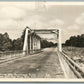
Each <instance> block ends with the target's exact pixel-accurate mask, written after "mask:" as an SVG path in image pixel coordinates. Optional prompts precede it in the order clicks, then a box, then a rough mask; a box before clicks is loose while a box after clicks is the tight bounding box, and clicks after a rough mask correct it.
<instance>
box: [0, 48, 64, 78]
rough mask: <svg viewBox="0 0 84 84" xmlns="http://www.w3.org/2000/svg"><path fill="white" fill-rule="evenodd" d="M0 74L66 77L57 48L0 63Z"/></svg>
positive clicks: (31, 76)
mask: <svg viewBox="0 0 84 84" xmlns="http://www.w3.org/2000/svg"><path fill="white" fill-rule="evenodd" d="M0 74H13V75H12V76H13V77H15V76H16V75H14V74H24V76H26V77H29V78H64V73H63V71H62V68H61V66H60V62H59V59H58V56H57V53H56V48H47V49H44V50H43V52H41V53H38V54H34V55H31V56H26V57H22V58H20V59H17V60H15V61H10V62H6V63H3V64H0Z"/></svg>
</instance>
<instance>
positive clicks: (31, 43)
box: [23, 27, 62, 54]
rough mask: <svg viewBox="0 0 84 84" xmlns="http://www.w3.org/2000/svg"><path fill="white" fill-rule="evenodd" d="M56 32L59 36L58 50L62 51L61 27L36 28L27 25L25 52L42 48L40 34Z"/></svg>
mask: <svg viewBox="0 0 84 84" xmlns="http://www.w3.org/2000/svg"><path fill="white" fill-rule="evenodd" d="M52 33H53V34H55V35H56V36H57V44H58V50H59V51H62V44H61V30H60V29H34V30H31V29H30V28H29V27H26V30H25V37H24V45H23V54H29V53H30V52H31V51H35V50H40V49H41V37H40V36H39V35H38V34H52Z"/></svg>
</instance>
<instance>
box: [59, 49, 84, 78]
mask: <svg viewBox="0 0 84 84" xmlns="http://www.w3.org/2000/svg"><path fill="white" fill-rule="evenodd" d="M60 54H61V55H62V56H63V58H64V60H65V61H66V62H67V64H68V66H69V67H70V68H71V70H72V71H73V73H74V74H75V76H76V77H77V78H84V71H83V70H82V69H81V67H80V66H79V65H78V64H77V63H75V62H74V61H73V60H72V59H71V58H70V57H68V56H67V55H66V52H65V51H64V50H63V51H62V52H60Z"/></svg>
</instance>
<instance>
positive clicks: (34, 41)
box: [0, 27, 84, 79]
mask: <svg viewBox="0 0 84 84" xmlns="http://www.w3.org/2000/svg"><path fill="white" fill-rule="evenodd" d="M39 34H55V35H56V36H57V42H58V46H57V48H55V49H54V50H53V49H51V50H50V51H49V49H44V50H42V51H43V52H41V37H40V36H39ZM35 51H38V52H37V53H36V54H35ZM32 53H33V54H34V56H31V54H32ZM38 53H40V54H38ZM29 56H30V58H28V57H29ZM48 56H49V57H51V59H52V58H53V60H52V61H50V60H51V59H50V60H48V62H51V63H52V64H53V65H51V66H54V68H56V67H57V69H58V68H59V67H61V68H62V71H63V75H64V78H71V79H72V78H84V71H83V70H82V69H81V67H80V66H79V65H78V64H77V63H75V62H74V61H73V60H72V59H71V58H70V57H69V56H67V54H66V52H65V51H64V50H63V49H62V44H61V30H60V29H33V30H31V29H30V28H29V27H26V30H25V38H24V45H23V50H22V51H18V53H17V51H12V52H5V53H0V64H2V63H4V62H8V61H15V60H16V59H20V58H23V59H25V57H26V60H27V59H28V60H29V59H30V60H31V59H32V60H33V58H34V59H38V61H40V60H41V58H42V59H43V57H48ZM55 58H56V61H54V60H55ZM23 59H22V60H23ZM32 60H31V61H32ZM44 60H46V59H44ZM58 60H59V63H58V64H57V61H58ZM24 61H25V60H24ZM25 62H26V61H25ZM41 62H42V60H41ZM34 63H37V61H34ZM54 63H55V64H56V66H55V65H54ZM15 64H16V63H15ZM21 64H22V62H21ZM29 64H30V66H31V65H32V63H29ZM59 64H60V65H59ZM13 65H14V63H13ZM17 65H18V64H17ZM37 65H38V64H37ZM39 65H40V66H43V65H42V63H40V62H39ZM45 65H46V67H47V68H49V67H48V66H49V65H47V64H46V62H45ZM45 65H44V66H45ZM7 66H8V65H7ZM18 66H19V65H18ZM25 66H26V64H25ZM11 67H12V66H11ZM23 67H24V66H23ZM3 68H5V67H4V66H3ZM15 71H16V72H17V69H16V70H15ZM58 71H60V70H58ZM1 72H2V71H0V73H1ZM56 72H57V71H56ZM4 73H5V71H4Z"/></svg>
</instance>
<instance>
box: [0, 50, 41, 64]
mask: <svg viewBox="0 0 84 84" xmlns="http://www.w3.org/2000/svg"><path fill="white" fill-rule="evenodd" d="M23 52H25V54H23ZM39 52H41V50H30V51H29V52H28V54H26V53H27V51H23V50H15V51H4V52H0V63H2V62H6V61H9V60H13V59H17V58H21V57H23V56H28V55H31V54H35V53H39Z"/></svg>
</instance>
